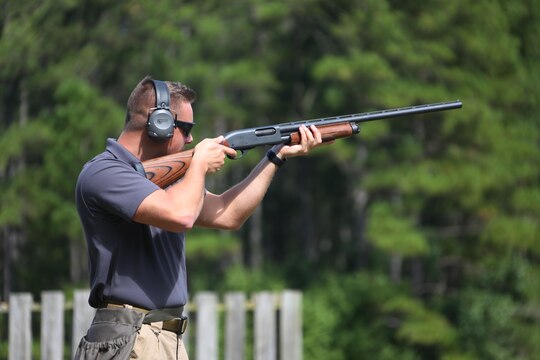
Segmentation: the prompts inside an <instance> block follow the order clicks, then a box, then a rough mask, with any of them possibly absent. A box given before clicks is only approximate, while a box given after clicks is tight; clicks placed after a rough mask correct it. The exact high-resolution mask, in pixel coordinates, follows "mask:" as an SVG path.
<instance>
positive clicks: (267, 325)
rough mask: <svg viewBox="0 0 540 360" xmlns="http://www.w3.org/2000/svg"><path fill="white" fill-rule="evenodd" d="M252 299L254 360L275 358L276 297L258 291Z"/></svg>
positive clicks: (272, 359) (273, 359) (274, 359)
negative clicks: (253, 301) (253, 304)
mask: <svg viewBox="0 0 540 360" xmlns="http://www.w3.org/2000/svg"><path fill="white" fill-rule="evenodd" d="M254 300H255V354H254V356H255V360H276V359H277V351H276V348H277V338H276V297H275V295H274V294H273V293H270V292H260V293H258V294H255V296H254Z"/></svg>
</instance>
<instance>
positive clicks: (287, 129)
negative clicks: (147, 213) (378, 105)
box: [142, 100, 462, 188]
mask: <svg viewBox="0 0 540 360" xmlns="http://www.w3.org/2000/svg"><path fill="white" fill-rule="evenodd" d="M461 107H462V103H461V101H459V100H456V101H448V102H442V103H435V104H425V105H415V106H409V107H403V108H397V109H389V110H379V111H372V112H366V113H360V114H352V115H342V116H334V117H328V118H320V119H313V120H302V121H296V122H288V123H283V124H277V125H269V126H261V127H254V128H247V129H240V130H233V131H231V132H228V133H226V134H225V135H224V138H225V140H224V141H223V142H222V144H223V145H225V146H228V147H231V148H233V149H235V150H236V151H237V152H239V156H237V157H236V158H235V159H238V158H241V157H242V155H243V154H245V153H246V152H247V151H248V150H250V149H253V148H255V147H257V146H267V145H276V144H288V145H294V144H299V143H300V133H299V131H298V129H299V128H300V126H301V125H306V126H308V127H309V126H311V125H315V126H316V127H317V128H318V129H319V131H320V132H321V135H322V140H323V142H328V141H333V140H336V139H341V138H345V137H349V136H351V135H353V134H358V133H359V132H360V127H359V126H358V123H361V122H366V121H373V120H381V119H388V118H394V117H399V116H405V115H416V114H422V113H428V112H434V111H443V110H451V109H458V108H461ZM192 157H193V150H186V151H182V152H179V153H176V154H171V155H166V156H162V157H158V158H155V159H151V160H147V161H144V162H143V163H142V165H143V168H144V171H145V173H146V178H147V179H149V180H150V181H152V182H153V183H155V184H157V185H158V186H159V187H161V188H165V187H167V186H169V185H171V184H172V183H174V182H175V181H177V180H178V179H180V178H181V177H182V176H184V174H185V172H186V171H187V169H188V168H189V165H190V162H191V158H192Z"/></svg>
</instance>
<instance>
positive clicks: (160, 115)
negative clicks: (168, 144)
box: [146, 109, 174, 140]
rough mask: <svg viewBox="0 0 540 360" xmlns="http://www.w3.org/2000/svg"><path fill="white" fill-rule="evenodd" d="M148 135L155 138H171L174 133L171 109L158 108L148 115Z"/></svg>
mask: <svg viewBox="0 0 540 360" xmlns="http://www.w3.org/2000/svg"><path fill="white" fill-rule="evenodd" d="M146 125H147V126H146V130H147V133H148V136H150V137H151V138H155V139H158V140H159V139H163V140H165V139H169V138H171V137H172V136H173V134H174V119H173V116H172V114H171V112H170V111H169V110H166V109H156V110H154V111H153V112H152V113H151V114H150V116H149V117H148V122H147V124H146Z"/></svg>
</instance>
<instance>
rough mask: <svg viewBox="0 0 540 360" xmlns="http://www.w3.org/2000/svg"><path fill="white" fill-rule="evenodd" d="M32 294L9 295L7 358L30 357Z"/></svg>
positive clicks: (17, 359)
mask: <svg viewBox="0 0 540 360" xmlns="http://www.w3.org/2000/svg"><path fill="white" fill-rule="evenodd" d="M31 325H32V295H31V294H29V293H19V294H11V295H10V296H9V360H30V359H31V358H32V326H31Z"/></svg>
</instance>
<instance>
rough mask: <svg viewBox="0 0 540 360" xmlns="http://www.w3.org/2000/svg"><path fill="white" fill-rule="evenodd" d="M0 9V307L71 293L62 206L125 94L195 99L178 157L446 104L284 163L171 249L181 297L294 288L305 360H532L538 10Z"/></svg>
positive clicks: (78, 255) (204, 5) (115, 128)
mask: <svg viewBox="0 0 540 360" xmlns="http://www.w3.org/2000/svg"><path fill="white" fill-rule="evenodd" d="M0 9H1V10H0V84H1V86H0V130H1V132H0V185H1V186H2V192H1V193H0V227H1V231H0V237H1V238H2V247H1V249H0V258H2V262H1V263H2V280H1V281H2V286H1V287H2V289H1V291H2V295H1V296H0V298H2V299H4V298H5V296H6V293H7V292H8V291H22V290H24V291H33V292H34V293H36V294H38V293H39V291H41V290H44V289H50V288H64V289H69V288H72V287H73V286H76V284H81V283H84V282H85V281H86V278H87V274H86V268H85V263H86V262H85V259H86V253H85V249H84V240H83V237H82V232H81V229H80V225H79V221H78V218H77V214H76V212H75V207H74V199H73V187H74V184H75V181H76V178H77V175H78V173H79V171H80V169H81V167H82V166H83V164H84V163H85V161H87V160H88V159H90V158H91V157H92V156H94V155H95V154H97V153H99V152H101V151H102V150H103V147H104V144H105V139H106V138H107V137H115V136H117V134H118V133H119V131H120V129H121V128H122V125H123V121H124V114H123V109H124V108H125V103H126V100H127V98H128V96H129V93H130V91H131V89H132V88H133V87H134V86H135V84H136V83H137V82H138V81H139V80H140V79H141V78H142V77H144V76H145V75H147V74H150V75H152V76H154V77H155V78H158V79H170V80H179V81H182V82H184V83H186V84H188V85H190V86H191V87H193V88H195V89H196V91H197V92H198V100H197V102H196V103H195V104H194V107H195V120H196V122H197V126H196V127H195V129H194V135H195V137H196V139H201V138H204V137H214V136H217V135H218V134H223V133H225V132H227V131H230V130H233V129H237V128H242V127H253V126H257V125H266V124H270V123H282V122H286V121H296V120H300V119H310V118H320V117H325V116H334V115H342V114H349V113H358V112H363V111H371V110H379V109H384V108H394V107H401V106H408V105H414V104H421V103H430V102H440V101H447V100H454V99H460V100H462V101H463V103H464V107H463V109H461V110H456V111H449V112H444V113H434V114H425V115H418V116H415V117H409V118H406V119H396V120H388V121H380V122H371V123H366V124H363V125H362V130H361V134H360V135H359V136H356V137H354V138H350V139H347V140H342V141H338V142H336V143H335V144H333V145H331V146H328V147H324V148H321V149H317V150H316V151H315V152H314V153H313V154H312V155H311V156H309V157H306V158H300V159H294V160H291V161H289V162H288V163H287V165H286V166H284V167H283V168H282V169H280V171H279V173H278V174H277V175H276V177H275V180H274V183H273V184H272V187H271V188H270V190H269V193H268V195H267V197H266V199H265V201H264V203H263V205H262V209H261V212H260V213H258V214H255V216H254V218H253V219H252V220H250V221H249V222H248V223H246V225H245V226H244V228H243V229H242V230H241V231H239V232H237V233H233V234H230V233H228V234H227V233H223V232H213V231H204V230H199V229H197V230H196V231H193V232H192V233H191V234H188V240H187V250H186V251H187V254H188V268H189V273H190V281H189V284H190V285H189V286H190V291H192V292H195V291H198V290H202V289H205V290H206V289H211V290H215V291H220V292H224V291H230V290H244V291H256V290H263V289H265V290H266V289H275V290H277V289H281V288H285V287H295V288H300V289H302V290H303V291H304V294H305V295H304V310H305V318H304V324H305V325H304V326H305V329H304V330H305V339H304V355H305V357H306V358H309V359H315V360H316V359H356V358H370V359H394V358H400V359H444V360H453V359H508V358H512V359H535V358H538V357H540V349H539V345H538V344H540V342H539V341H538V340H539V338H540V331H539V330H538V329H540V326H539V323H540V286H539V285H538V281H537V279H538V277H539V276H540V261H539V260H540V258H539V255H540V247H539V245H538V244H539V243H540V241H539V240H540V226H539V221H538V219H539V217H540V186H539V184H540V168H539V166H538V164H540V152H539V151H538V149H539V145H540V120H539V116H538V113H539V110H540V106H539V105H540V81H539V79H540V45H539V43H538V38H539V37H540V21H539V19H540V4H539V3H538V1H533V0H518V1H512V2H507V1H502V0H479V1H476V2H470V1H465V0H456V1H451V2H441V1H435V0H430V1H422V2H421V1H408V2H401V1H396V0H335V1H325V0H295V1H284V0H278V1H272V2H267V1H263V0H249V1H247V0H231V1H227V2H222V3H219V2H215V1H204V0H203V1H197V2H195V1H188V0H184V1H181V2H177V1H172V0H159V1H157V2H156V1H154V2H149V1H134V0H119V1H114V2H107V1H103V0H99V1H71V0H62V1H48V0H47V1H35V0H17V1H12V0H5V1H3V2H1V3H0ZM263 153H264V151H263V150H256V151H253V152H252V153H250V154H247V155H246V157H245V158H243V159H242V160H239V161H234V162H233V161H230V162H228V165H227V167H226V168H225V169H224V170H223V171H222V172H220V173H219V174H217V175H213V176H210V177H209V178H208V184H207V186H208V188H209V189H210V190H211V191H215V192H219V191H222V190H224V189H226V188H227V187H229V186H231V185H233V184H234V183H236V182H238V181H239V180H241V179H242V178H243V177H244V176H246V175H247V174H248V172H249V171H250V169H251V168H252V167H253V166H254V164H256V163H257V162H258V161H259V159H260V158H261V157H262V155H263ZM257 259H263V260H262V261H260V260H257Z"/></svg>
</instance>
